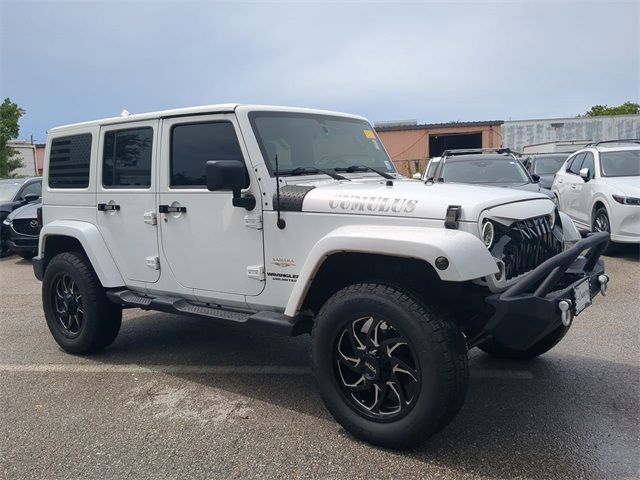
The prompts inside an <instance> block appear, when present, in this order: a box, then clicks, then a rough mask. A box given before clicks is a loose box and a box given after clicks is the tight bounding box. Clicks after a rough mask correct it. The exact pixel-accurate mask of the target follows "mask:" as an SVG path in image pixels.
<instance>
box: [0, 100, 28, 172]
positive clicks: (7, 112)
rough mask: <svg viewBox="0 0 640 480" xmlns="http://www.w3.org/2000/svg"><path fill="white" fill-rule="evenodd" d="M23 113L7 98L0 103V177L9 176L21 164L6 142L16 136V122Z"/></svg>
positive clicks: (18, 129) (17, 129) (17, 126)
mask: <svg viewBox="0 0 640 480" xmlns="http://www.w3.org/2000/svg"><path fill="white" fill-rule="evenodd" d="M24 114H25V111H24V110H23V109H22V108H20V107H19V106H18V104H16V103H13V102H12V101H11V100H10V99H8V98H5V99H4V102H2V105H0V178H6V177H10V176H11V174H12V172H13V171H14V170H15V169H16V168H18V167H20V166H21V165H22V162H21V161H20V159H18V158H15V156H16V153H17V152H16V150H15V149H14V148H11V147H10V146H9V145H8V142H9V140H12V139H14V138H17V137H18V134H19V133H20V125H19V124H18V122H19V121H20V117H21V116H22V115H24Z"/></svg>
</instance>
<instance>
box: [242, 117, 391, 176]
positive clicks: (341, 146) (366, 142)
mask: <svg viewBox="0 0 640 480" xmlns="http://www.w3.org/2000/svg"><path fill="white" fill-rule="evenodd" d="M249 118H250V121H251V125H252V128H253V131H254V133H255V135H256V138H257V140H258V143H259V145H260V149H261V151H262V155H263V156H264V158H265V159H267V160H268V161H267V165H268V166H269V168H270V172H271V174H272V175H273V174H274V172H275V170H276V168H275V159H276V155H277V157H278V168H279V171H280V173H281V174H283V175H286V174H287V172H292V171H293V170H294V169H296V168H307V169H322V170H331V169H336V168H338V169H340V168H343V169H344V168H348V167H354V166H358V167H371V168H374V169H376V170H380V171H383V172H390V173H395V172H396V170H395V168H394V166H393V163H392V162H391V160H390V159H389V157H388V156H387V153H386V152H385V150H384V148H383V146H382V142H380V139H379V138H378V136H377V135H376V133H375V132H374V130H373V128H372V127H371V125H369V123H367V122H366V121H364V120H358V119H351V118H343V117H334V116H328V115H314V114H300V113H286V112H253V113H251V114H250V117H249ZM362 170H364V168H363V169H362ZM342 171H344V170H342Z"/></svg>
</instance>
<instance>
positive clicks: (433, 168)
mask: <svg viewBox="0 0 640 480" xmlns="http://www.w3.org/2000/svg"><path fill="white" fill-rule="evenodd" d="M439 161H440V158H438V159H435V158H432V159H431V160H430V161H429V166H427V171H426V172H425V173H424V178H433V175H434V174H435V173H436V167H437V166H438V162H439Z"/></svg>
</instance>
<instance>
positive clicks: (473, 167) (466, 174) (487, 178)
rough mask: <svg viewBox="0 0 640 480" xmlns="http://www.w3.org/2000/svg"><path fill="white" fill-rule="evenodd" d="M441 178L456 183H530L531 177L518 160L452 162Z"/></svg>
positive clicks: (446, 163) (447, 165)
mask: <svg viewBox="0 0 640 480" xmlns="http://www.w3.org/2000/svg"><path fill="white" fill-rule="evenodd" d="M440 177H441V178H442V179H443V181H444V182H455V183H529V176H528V175H527V172H526V171H525V169H524V167H523V166H522V165H520V162H518V161H517V160H515V159H514V160H505V159H499V160H490V159H488V160H462V161H461V160H450V161H445V163H444V165H443V166H442V173H441V174H440Z"/></svg>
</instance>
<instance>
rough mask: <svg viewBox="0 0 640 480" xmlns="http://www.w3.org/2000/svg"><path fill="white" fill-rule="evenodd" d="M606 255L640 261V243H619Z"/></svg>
mask: <svg viewBox="0 0 640 480" xmlns="http://www.w3.org/2000/svg"><path fill="white" fill-rule="evenodd" d="M606 256H607V257H614V258H620V259H625V260H631V261H635V262H640V245H639V244H637V243H619V244H617V245H615V248H614V249H613V251H612V252H609V253H607V254H606Z"/></svg>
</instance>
